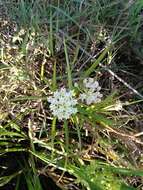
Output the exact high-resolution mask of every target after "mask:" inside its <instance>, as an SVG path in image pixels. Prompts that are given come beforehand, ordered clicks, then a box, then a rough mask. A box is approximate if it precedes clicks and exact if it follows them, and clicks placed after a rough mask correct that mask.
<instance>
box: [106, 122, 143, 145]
mask: <svg viewBox="0 0 143 190" xmlns="http://www.w3.org/2000/svg"><path fill="white" fill-rule="evenodd" d="M105 128H106V130H107V131H109V133H114V134H116V135H118V136H120V137H122V138H124V139H126V140H127V139H130V140H132V141H134V142H135V143H137V144H140V145H142V146H143V142H141V141H140V140H138V139H137V138H136V136H135V135H128V134H125V133H121V132H119V131H117V130H114V129H113V128H112V127H109V126H107V125H106V126H105Z"/></svg>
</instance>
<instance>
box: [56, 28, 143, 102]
mask: <svg viewBox="0 0 143 190" xmlns="http://www.w3.org/2000/svg"><path fill="white" fill-rule="evenodd" d="M59 32H60V33H61V34H62V35H64V36H66V37H67V38H68V39H69V40H70V41H71V42H72V43H73V44H74V45H75V46H76V45H77V44H76V42H75V41H74V40H72V39H71V38H70V37H69V36H68V35H67V34H66V33H65V32H63V31H62V30H60V31H59ZM79 49H80V50H81V51H82V52H83V53H84V54H86V55H87V56H88V57H89V58H90V59H95V57H96V56H92V55H91V54H90V53H88V52H87V51H86V50H85V49H84V48H82V47H81V46H80V45H79ZM84 66H85V64H82V65H81V67H80V68H79V70H78V72H79V71H80V70H81V69H82V68H83V67H84ZM100 66H101V67H102V68H104V69H105V70H106V71H107V72H108V73H110V74H111V75H112V76H113V77H115V78H116V79H117V80H118V81H120V82H121V83H123V84H124V85H125V86H126V87H127V88H129V89H130V90H131V91H132V92H133V93H134V94H136V95H138V96H139V97H140V98H141V99H143V95H142V94H140V93H139V92H138V91H137V90H136V89H134V88H133V87H132V86H131V85H130V84H128V83H127V82H126V81H124V80H123V79H122V78H120V77H119V76H118V75H117V74H116V73H114V72H113V71H112V70H111V69H109V68H107V67H106V66H104V65H102V64H101V63H100Z"/></svg>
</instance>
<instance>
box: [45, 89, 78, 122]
mask: <svg viewBox="0 0 143 190" xmlns="http://www.w3.org/2000/svg"><path fill="white" fill-rule="evenodd" d="M73 96H74V92H73V91H71V90H70V91H67V90H66V89H65V88H61V89H60V90H57V91H55V92H54V94H53V96H51V97H49V98H48V102H49V103H50V110H51V111H52V114H53V115H54V116H55V117H57V118H58V119H59V120H62V119H69V118H70V116H71V115H72V114H76V113H77V108H76V107H75V106H76V105H77V100H76V99H75V98H74V97H73Z"/></svg>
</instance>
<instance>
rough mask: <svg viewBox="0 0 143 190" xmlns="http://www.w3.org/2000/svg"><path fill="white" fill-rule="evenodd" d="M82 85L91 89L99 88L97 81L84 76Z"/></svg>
mask: <svg viewBox="0 0 143 190" xmlns="http://www.w3.org/2000/svg"><path fill="white" fill-rule="evenodd" d="M83 85H84V87H85V88H87V89H90V90H91V91H95V90H96V89H98V88H99V83H98V81H96V80H94V78H86V79H84V80H83ZM100 89H101V88H100ZM100 89H99V90H100ZM99 90H98V91H99Z"/></svg>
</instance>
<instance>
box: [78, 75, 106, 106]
mask: <svg viewBox="0 0 143 190" xmlns="http://www.w3.org/2000/svg"><path fill="white" fill-rule="evenodd" d="M83 85H84V88H85V89H84V93H81V94H80V96H79V99H80V100H81V101H82V102H85V103H86V104H87V105H90V104H93V103H97V102H100V101H101V98H102V96H103V95H102V94H101V93H100V90H101V87H100V86H99V83H98V82H97V81H96V80H95V79H94V78H86V79H84V80H83Z"/></svg>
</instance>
